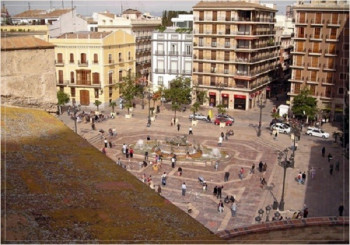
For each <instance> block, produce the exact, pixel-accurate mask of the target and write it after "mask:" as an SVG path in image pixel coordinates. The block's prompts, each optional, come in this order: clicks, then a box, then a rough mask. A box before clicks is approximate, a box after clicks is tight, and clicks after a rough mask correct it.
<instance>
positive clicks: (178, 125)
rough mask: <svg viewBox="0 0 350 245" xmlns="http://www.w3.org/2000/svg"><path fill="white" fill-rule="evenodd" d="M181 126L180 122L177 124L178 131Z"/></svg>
mask: <svg viewBox="0 0 350 245" xmlns="http://www.w3.org/2000/svg"><path fill="white" fill-rule="evenodd" d="M180 127H181V125H180V123H179V124H177V131H180Z"/></svg>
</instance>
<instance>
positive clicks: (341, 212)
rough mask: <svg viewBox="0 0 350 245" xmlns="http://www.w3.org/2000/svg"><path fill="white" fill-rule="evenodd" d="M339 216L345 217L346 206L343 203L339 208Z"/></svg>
mask: <svg viewBox="0 0 350 245" xmlns="http://www.w3.org/2000/svg"><path fill="white" fill-rule="evenodd" d="M338 212H339V216H343V212H344V205H343V204H342V203H341V204H340V205H339V208H338Z"/></svg>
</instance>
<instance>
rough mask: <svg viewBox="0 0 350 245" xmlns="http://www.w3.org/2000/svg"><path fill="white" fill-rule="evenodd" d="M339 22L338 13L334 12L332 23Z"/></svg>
mask: <svg viewBox="0 0 350 245" xmlns="http://www.w3.org/2000/svg"><path fill="white" fill-rule="evenodd" d="M337 23H338V14H337V13H333V14H332V24H337Z"/></svg>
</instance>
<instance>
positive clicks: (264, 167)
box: [262, 162, 267, 172]
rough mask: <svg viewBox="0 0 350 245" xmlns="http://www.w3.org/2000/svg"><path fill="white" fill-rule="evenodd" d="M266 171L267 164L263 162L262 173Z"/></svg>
mask: <svg viewBox="0 0 350 245" xmlns="http://www.w3.org/2000/svg"><path fill="white" fill-rule="evenodd" d="M266 170H267V164H266V162H265V163H264V165H263V168H262V171H263V172H266Z"/></svg>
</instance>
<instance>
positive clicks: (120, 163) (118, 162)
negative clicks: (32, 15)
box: [117, 157, 122, 166]
mask: <svg viewBox="0 0 350 245" xmlns="http://www.w3.org/2000/svg"><path fill="white" fill-rule="evenodd" d="M117 165H119V166H121V165H122V162H121V161H120V157H118V160H117Z"/></svg>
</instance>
